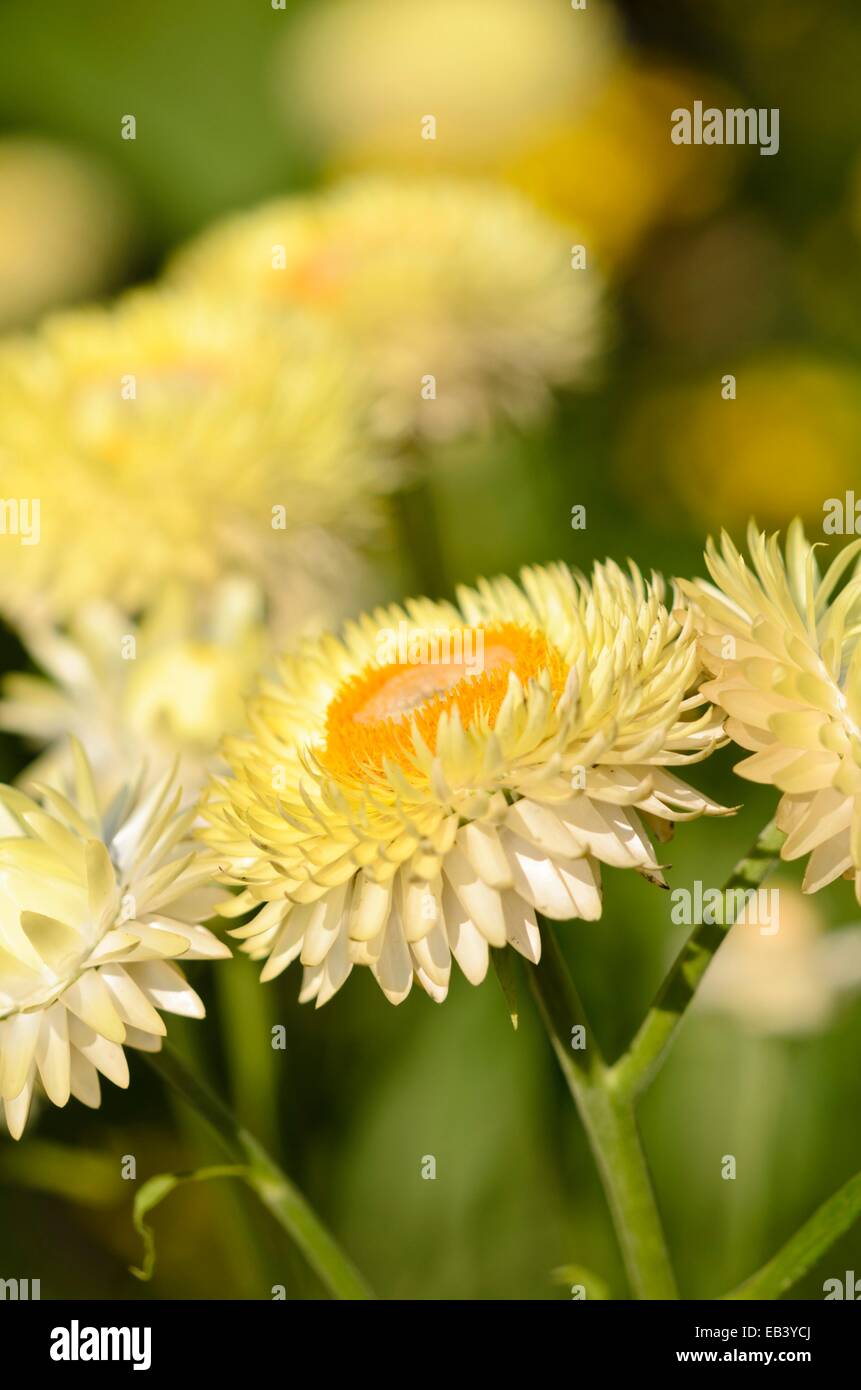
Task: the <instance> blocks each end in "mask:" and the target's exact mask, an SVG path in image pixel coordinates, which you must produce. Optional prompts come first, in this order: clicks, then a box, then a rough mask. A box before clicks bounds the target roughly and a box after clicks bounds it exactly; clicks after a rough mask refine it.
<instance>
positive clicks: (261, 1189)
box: [142, 1044, 373, 1299]
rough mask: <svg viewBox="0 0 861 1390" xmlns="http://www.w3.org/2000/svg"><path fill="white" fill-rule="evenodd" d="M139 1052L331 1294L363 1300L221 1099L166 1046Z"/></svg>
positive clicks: (330, 1245)
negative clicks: (212, 1136) (240, 1171)
mask: <svg viewBox="0 0 861 1390" xmlns="http://www.w3.org/2000/svg"><path fill="white" fill-rule="evenodd" d="M142 1056H143V1057H144V1058H145V1060H146V1061H147V1062H149V1064H150V1066H151V1067H153V1068H154V1070H155V1071H156V1072H158V1074H159V1076H160V1077H161V1078H162V1079H163V1080H164V1081H166V1082H167V1083H168V1084H169V1085H170V1086H172V1087H173V1088H174V1090H175V1091H177V1093H178V1094H179V1095H180V1096H182V1098H183V1100H185V1101H186V1102H187V1104H188V1105H190V1106H191V1107H192V1108H193V1109H194V1110H195V1111H196V1112H197V1114H199V1115H200V1116H201V1117H202V1118H203V1119H205V1120H206V1121H207V1123H208V1124H209V1125H210V1126H211V1128H212V1129H213V1130H214V1131H215V1133H216V1134H217V1136H218V1139H219V1141H220V1143H221V1146H222V1148H223V1149H224V1150H225V1152H226V1153H227V1154H228V1155H229V1157H230V1158H231V1159H232V1160H233V1161H234V1162H235V1163H237V1164H241V1165H242V1166H243V1167H244V1169H245V1173H244V1176H245V1180H246V1182H247V1183H248V1185H249V1186H250V1187H251V1188H252V1189H253V1190H254V1191H255V1192H256V1194H257V1196H258V1197H259V1198H260V1200H261V1202H262V1203H263V1205H264V1206H265V1207H267V1208H268V1210H269V1211H270V1212H271V1214H272V1216H274V1218H275V1220H276V1221H277V1222H278V1224H279V1225H280V1226H281V1227H282V1228H283V1229H284V1230H285V1231H286V1232H287V1233H288V1235H290V1236H291V1237H292V1239H293V1240H294V1241H295V1242H296V1244H297V1245H298V1247H299V1249H300V1250H301V1251H302V1253H303V1254H304V1256H305V1258H306V1259H307V1261H308V1263H309V1264H310V1265H311V1267H312V1268H313V1269H314V1270H316V1272H317V1274H318V1275H319V1276H320V1279H321V1280H322V1281H323V1283H324V1284H325V1285H326V1287H327V1288H328V1289H329V1291H330V1292H331V1293H332V1294H333V1295H334V1296H335V1297H336V1298H342V1299H368V1298H373V1294H372V1293H371V1291H370V1289H369V1288H368V1286H367V1284H366V1283H365V1281H364V1280H363V1279H362V1276H361V1275H360V1274H359V1273H358V1271H357V1270H356V1269H355V1268H354V1266H353V1265H352V1263H351V1262H350V1260H349V1259H348V1258H347V1256H346V1255H345V1254H344V1252H343V1251H342V1250H341V1249H340V1247H339V1246H338V1245H337V1244H336V1242H335V1240H334V1239H333V1237H332V1236H331V1235H330V1234H329V1232H328V1231H327V1230H326V1228H325V1226H323V1225H322V1223H321V1222H320V1220H319V1218H318V1217H317V1216H316V1214H315V1213H314V1211H313V1210H312V1208H311V1207H310V1206H309V1204H308V1202H307V1201H306V1200H305V1198H304V1197H303V1196H302V1193H301V1192H300V1191H299V1190H298V1188H296V1187H294V1185H293V1183H291V1181H290V1179H289V1178H288V1177H287V1176H286V1174H285V1173H283V1172H282V1171H281V1169H280V1168H279V1167H278V1165H277V1163H275V1161H274V1160H273V1159H272V1158H270V1157H269V1155H268V1153H267V1152H266V1150H265V1149H264V1148H263V1146H262V1145H261V1144H260V1143H259V1142H258V1140H257V1139H255V1138H254V1136H253V1135H252V1134H250V1133H249V1132H248V1130H247V1129H245V1128H244V1127H243V1126H242V1125H240V1124H239V1122H238V1120H237V1119H236V1117H235V1116H234V1115H233V1114H232V1113H231V1111H230V1110H229V1109H228V1107H227V1106H226V1105H225V1104H224V1102H223V1101H222V1100H221V1099H220V1098H219V1097H218V1096H216V1095H215V1094H214V1093H213V1092H212V1091H211V1090H210V1089H209V1087H208V1086H206V1085H205V1084H204V1083H203V1082H202V1081H200V1080H199V1078H198V1077H197V1076H195V1074H194V1072H193V1071H192V1070H191V1068H190V1067H189V1066H188V1065H187V1064H186V1063H185V1062H184V1061H183V1060H182V1058H181V1057H180V1056H179V1054H178V1053H177V1052H175V1051H174V1050H173V1048H171V1047H170V1045H169V1044H166V1045H165V1046H164V1047H163V1049H162V1051H161V1052H150V1053H143V1054H142Z"/></svg>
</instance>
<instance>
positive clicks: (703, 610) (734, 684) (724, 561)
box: [682, 520, 861, 902]
mask: <svg viewBox="0 0 861 1390" xmlns="http://www.w3.org/2000/svg"><path fill="white" fill-rule="evenodd" d="M748 548H749V551H750V555H751V560H752V568H751V567H749V566H748V565H747V564H746V563H745V560H744V559H743V557H742V556H741V555H740V554H739V553H738V551H737V550H736V548H735V546H734V545H733V543H732V541H731V540H730V538H729V536H727V535H726V534H724V535H723V536H722V538H721V547H720V549H718V548H717V547H716V546H715V545H714V544H713V542H711V541H709V544H708V548H707V550H706V564H707V565H708V569H709V573H710V574H711V576H712V579H713V580H714V584H709V583H707V582H706V581H704V580H697V581H695V582H694V583H685V584H683V585H682V587H683V589H684V590H685V592H686V593H687V594H688V595H689V597H690V598H691V600H692V602H693V603H694V605H695V607H696V614H697V621H698V626H699V628H700V630H701V633H702V641H701V647H702V652H703V660H704V662H705V664H706V666H707V667H708V669H709V670H710V671H711V672H712V674H713V679H712V680H710V681H709V682H708V683H707V684H706V685H704V686H703V693H704V694H705V695H707V696H708V698H709V699H710V700H713V701H714V703H715V704H716V705H718V706H720V707H721V708H722V709H723V710H725V711H726V713H727V715H728V716H729V718H728V720H727V723H726V732H727V733H728V734H729V736H730V737H731V738H732V739H734V740H735V742H736V743H738V744H740V746H741V747H742V748H746V749H748V750H750V753H751V756H750V757H749V758H745V759H744V761H743V762H741V763H739V764H738V766H737V767H736V769H735V770H736V772H737V773H738V774H739V775H740V776H741V777H746V778H748V779H749V780H750V781H752V782H762V783H765V784H767V785H773V786H776V787H779V788H780V790H781V791H782V792H783V796H782V798H781V800H780V804H779V806H778V810H777V823H778V826H779V828H780V829H781V830H783V831H785V832H786V835H787V839H786V841H785V843H784V845H783V848H782V850H781V855H782V857H783V858H784V859H799V858H801V857H803V856H805V855H809V856H810V858H809V860H808V863H807V870H806V873H805V877H804V885H803V886H804V891H805V892H807V893H815V892H816V891H817V890H818V889H820V888H824V887H825V885H826V884H828V883H831V882H832V881H833V880H834V879H836V878H837V877H838V876H839V875H841V874H843V875H845V876H846V877H847V878H851V879H854V881H855V893H856V896H857V898H858V900H859V902H861V641H859V636H861V572H859V568H858V566H857V564H856V565H855V567H854V570H853V572H852V574H851V577H850V578H849V579H848V582H846V583H845V584H844V585H843V587H842V588H840V585H841V581H842V580H844V578H845V577H846V576H847V574H848V573H849V571H850V568H851V567H852V566H853V562H854V561H856V559H857V557H858V555H859V552H861V540H857V541H853V542H852V544H851V545H848V546H846V547H845V548H844V550H842V551H841V552H840V554H839V555H837V556H835V558H834V560H833V561H832V563H831V565H830V566H829V568H828V570H827V571H826V573H825V575H824V576H820V572H819V567H818V565H817V563H816V557H815V553H814V546H813V545H811V544H810V542H809V541H807V540H806V539H805V536H804V531H803V528H802V525H801V522H800V521H798V520H795V521H794V522H793V523H792V525H791V526H790V528H789V532H788V535H787V542H786V558H785V559H784V557H783V556H782V555H781V553H780V549H779V546H778V538H777V536H776V535H774V536H771V537H769V538H766V536H765V535H764V534H763V533H761V532H759V531H758V530H757V528H756V527H755V526H754V524H753V523H751V525H750V527H749V529H748Z"/></svg>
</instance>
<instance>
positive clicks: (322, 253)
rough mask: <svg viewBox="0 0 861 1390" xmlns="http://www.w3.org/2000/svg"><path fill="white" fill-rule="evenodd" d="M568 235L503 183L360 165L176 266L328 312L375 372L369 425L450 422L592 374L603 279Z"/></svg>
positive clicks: (449, 429) (253, 294) (213, 289)
mask: <svg viewBox="0 0 861 1390" xmlns="http://www.w3.org/2000/svg"><path fill="white" fill-rule="evenodd" d="M570 246H571V236H570V234H569V233H568V232H567V231H566V230H565V228H563V227H561V226H557V225H556V224H555V223H553V222H552V221H550V220H548V219H547V218H546V217H545V216H544V215H543V214H541V213H539V212H537V211H536V210H535V209H534V208H532V207H531V206H530V204H529V203H527V202H526V201H524V200H522V199H521V198H520V196H519V195H517V194H514V193H512V192H510V191H507V190H504V189H502V188H495V187H493V186H491V185H485V184H481V183H478V184H474V183H471V182H469V181H464V182H460V181H457V180H440V181H436V180H431V181H392V180H389V179H385V178H371V179H365V180H358V179H357V180H356V181H355V182H351V183H347V184H344V185H341V186H339V187H337V188H335V189H333V190H331V191H330V192H328V193H324V194H318V195H316V196H313V197H308V198H292V199H283V200H281V201H279V202H275V203H270V204H268V205H267V206H265V207H263V208H260V209H258V210H257V211H255V212H251V213H246V214H243V215H241V216H239V217H234V218H230V219H228V220H227V221H226V222H224V223H222V224H220V225H219V226H217V227H215V228H214V229H213V230H212V231H210V232H207V233H205V234H204V236H203V237H202V238H201V239H200V240H199V241H198V242H196V243H195V244H193V245H192V246H191V247H190V248H189V249H188V250H186V251H185V252H184V253H182V254H181V255H180V258H179V260H178V262H177V264H176V267H175V276H176V278H177V279H178V280H179V281H180V282H182V283H185V284H187V285H192V286H194V287H195V288H197V289H201V290H204V291H209V292H210V293H212V294H214V295H230V296H232V297H234V298H238V299H241V300H248V299H251V300H254V301H257V302H259V303H263V304H266V305H268V306H270V307H271V308H273V309H279V310H280V309H284V308H290V307H294V306H296V305H299V306H301V307H302V308H305V309H309V310H313V311H314V312H315V313H317V314H318V315H320V316H322V317H324V318H327V319H329V320H331V321H332V322H333V323H334V324H336V325H337V327H338V328H339V329H340V330H341V332H342V333H343V334H344V335H345V336H346V338H347V339H348V341H349V342H350V343H351V344H352V346H353V351H354V353H355V355H356V357H357V360H359V361H361V362H362V363H363V364H364V365H365V366H366V367H367V369H368V372H369V374H370V376H371V379H372V387H373V390H374V393H375V407H376V414H375V417H374V424H375V428H376V429H377V430H378V431H379V432H380V433H382V434H384V435H386V436H401V435H410V434H416V433H418V434H421V435H427V436H431V437H435V438H445V437H450V436H453V435H455V434H458V433H459V432H462V431H464V430H468V429H475V428H479V427H482V426H483V425H485V424H486V423H487V422H488V421H489V420H492V419H494V418H495V417H496V416H499V415H503V416H504V415H509V416H512V417H514V418H521V417H523V416H524V415H528V414H529V413H530V412H532V411H534V410H535V409H536V408H537V407H539V406H540V405H541V404H542V403H543V402H544V401H545V399H546V398H547V395H548V390H549V388H550V387H551V386H556V385H560V386H561V385H564V384H568V383H572V382H576V381H577V380H578V379H580V378H581V377H582V376H583V374H584V371H585V369H586V367H587V365H588V364H589V362H590V360H591V359H592V357H593V355H594V352H595V346H596V338H597V333H598V309H599V305H598V291H597V288H596V284H595V281H594V278H593V275H592V272H591V270H588V269H586V270H582V269H572V265H571V250H570Z"/></svg>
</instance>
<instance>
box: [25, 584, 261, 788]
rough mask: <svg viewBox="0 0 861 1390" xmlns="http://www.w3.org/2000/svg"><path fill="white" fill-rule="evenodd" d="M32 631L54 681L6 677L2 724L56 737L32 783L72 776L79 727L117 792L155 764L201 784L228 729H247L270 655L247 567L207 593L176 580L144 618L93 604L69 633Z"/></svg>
mask: <svg viewBox="0 0 861 1390" xmlns="http://www.w3.org/2000/svg"><path fill="white" fill-rule="evenodd" d="M26 638H27V646H28V649H29V652H30V655H31V656H32V657H33V659H34V661H35V662H36V663H37V664H38V665H39V666H40V667H41V668H42V670H43V671H44V672H45V673H46V676H47V677H48V679H46V677H45V676H37V675H24V674H17V673H16V674H13V675H7V676H6V677H5V678H4V679H3V681H2V685H0V690H2V695H3V698H2V699H0V729H4V730H7V731H9V732H10V733H16V734H20V735H22V736H23V737H25V738H27V739H28V740H29V741H32V742H33V743H35V744H37V745H40V746H46V751H45V752H44V753H42V754H41V756H40V757H39V758H37V760H36V762H34V763H33V764H32V765H31V766H30V767H29V768H27V769H26V771H25V772H24V773H23V774H22V775H21V777H20V778H19V782H20V783H22V784H23V785H24V786H26V785H27V784H28V783H29V782H30V781H33V780H36V781H41V782H49V783H51V784H52V785H56V784H57V781H58V778H59V779H63V778H64V777H65V775H67V774H68V772H69V771H70V770H71V748H70V745H69V741H68V735H69V734H74V735H75V737H76V738H77V739H78V740H79V741H80V743H82V744H83V746H84V747H85V748H86V750H87V755H88V757H89V760H90V763H91V765H92V768H93V774H94V777H95V780H96V785H97V786H98V787H99V789H100V790H101V789H103V788H104V790H105V791H111V792H116V790H117V789H118V787H119V786H121V785H123V784H124V783H125V782H128V780H129V779H130V777H131V776H132V775H133V773H134V771H135V770H136V769H137V768H138V767H140V766H141V764H142V763H144V762H146V764H147V766H148V768H149V769H150V771H152V772H163V771H166V769H167V768H168V767H171V766H173V765H174V763H176V762H177V761H179V771H180V776H181V777H182V783H183V787H184V788H185V790H186V792H187V793H196V792H198V791H199V790H200V788H201V787H202V785H203V783H204V781H205V779H206V777H207V775H208V773H209V772H211V771H213V770H214V768H215V766H216V764H217V759H216V749H217V747H218V744H219V742H220V740H221V738H222V737H223V735H224V734H225V733H230V732H232V731H233V730H238V729H240V728H242V726H243V723H244V714H245V709H244V697H245V696H246V695H247V693H248V691H249V689H250V688H251V687H252V685H253V683H254V678H255V676H256V674H257V673H258V672H259V671H260V669H261V667H263V666H264V665H265V664H266V662H267V659H268V657H269V637H268V633H267V630H266V627H265V624H264V622H263V600H262V596H261V594H260V591H259V589H258V588H257V586H256V585H255V584H254V583H253V582H252V581H251V580H250V579H245V578H241V577H239V576H233V577H232V578H229V579H224V580H221V581H220V582H219V583H218V584H217V585H216V586H215V588H214V589H213V590H212V591H210V592H209V593H207V594H206V595H202V594H197V593H195V592H193V591H192V590H190V589H188V588H187V587H185V586H182V585H173V584H172V585H169V586H167V587H166V588H165V589H164V590H163V591H162V592H161V594H160V595H159V596H158V598H157V599H156V601H155V602H154V603H152V604H151V605H149V606H148V607H147V609H146V610H145V612H144V614H143V616H142V618H141V619H140V620H139V621H135V620H133V619H131V618H129V616H128V615H127V614H126V613H124V612H123V611H122V610H121V609H119V608H117V607H116V606H115V605H114V604H111V603H108V602H107V600H99V601H93V602H91V603H89V604H85V605H84V606H83V607H82V608H81V609H80V610H79V611H78V612H77V613H76V614H75V616H74V618H73V619H71V621H70V624H69V630H68V632H62V631H60V630H58V629H57V628H54V627H47V628H32V629H30V630H29V631H28V632H27V634H26Z"/></svg>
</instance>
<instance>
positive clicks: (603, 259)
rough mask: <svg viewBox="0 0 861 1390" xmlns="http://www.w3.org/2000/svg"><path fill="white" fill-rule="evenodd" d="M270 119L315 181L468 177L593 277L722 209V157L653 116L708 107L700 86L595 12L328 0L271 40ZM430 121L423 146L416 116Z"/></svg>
mask: <svg viewBox="0 0 861 1390" xmlns="http://www.w3.org/2000/svg"><path fill="white" fill-rule="evenodd" d="M276 76H277V87H278V96H279V101H280V104H281V107H282V109H283V111H284V114H285V119H286V120H287V122H288V123H289V124H290V125H296V126H298V127H300V128H301V129H302V130H303V131H305V132H309V133H310V136H311V139H312V141H316V143H317V145H318V148H319V154H320V157H321V159H322V161H323V163H324V166H325V167H326V168H327V169H328V171H329V173H330V174H331V173H332V172H335V173H342V172H345V171H357V170H380V171H385V172H390V173H392V172H393V173H399V174H401V175H415V174H419V173H436V174H440V173H458V172H461V173H472V174H476V175H484V176H487V177H491V178H494V179H495V180H499V181H504V182H508V183H510V184H513V185H514V186H515V187H517V188H519V189H521V190H523V191H524V192H526V193H528V194H529V195H530V196H531V197H533V198H534V199H535V200H536V202H538V203H539V204H540V205H542V206H543V207H545V208H546V209H547V210H548V211H549V212H551V213H552V214H554V215H555V216H557V217H559V219H560V220H561V221H564V222H565V223H566V224H571V225H573V226H574V227H575V228H577V229H578V234H582V235H583V237H584V238H585V239H586V241H587V242H588V246H589V249H590V251H591V252H592V253H593V254H594V255H595V258H596V260H597V262H598V264H599V265H600V266H601V267H606V266H609V265H615V264H617V263H618V262H620V261H622V260H624V259H626V258H627V257H628V256H630V254H631V252H632V250H633V249H634V247H635V246H636V245H637V244H638V242H639V241H640V239H641V238H642V236H643V235H644V233H645V232H646V231H647V230H648V229H649V228H651V227H652V226H653V225H655V224H656V223H659V222H663V221H666V220H673V221H675V220H679V219H681V220H685V219H690V218H692V217H694V216H701V215H703V214H705V213H707V212H709V211H711V210H712V208H713V207H714V206H715V205H716V204H717V203H718V202H719V201H720V200H721V198H722V197H723V196H724V194H725V191H726V185H727V181H728V178H729V176H730V174H731V171H732V169H733V166H734V159H733V151H732V150H730V149H728V148H726V147H723V148H720V149H717V150H715V149H711V150H709V152H708V153H709V156H710V158H709V160H708V161H707V162H706V161H704V160H703V159H702V158H701V152H700V151H699V150H696V149H695V148H693V147H688V148H686V149H685V148H680V147H679V146H673V145H672V144H671V143H670V141H669V139H668V137H667V121H668V113H669V112H670V111H672V110H673V109H674V108H675V107H677V106H685V105H690V104H691V103H692V102H693V100H694V99H695V98H699V99H701V100H704V102H705V104H706V105H708V104H710V102H711V101H712V100H713V99H714V101H715V102H718V97H720V102H718V104H726V103H724V102H723V94H722V93H720V92H718V91H717V90H716V84H715V83H714V81H713V80H709V81H704V79H703V78H702V76H701V75H699V74H696V73H693V72H690V71H686V70H683V69H678V68H675V67H673V66H672V65H671V64H668V63H666V62H662V61H660V60H657V59H652V58H650V57H647V56H643V55H637V56H636V57H635V56H633V55H632V54H631V52H630V51H629V50H628V48H627V47H626V45H625V44H624V42H623V38H622V33H621V28H620V25H619V24H618V22H617V20H616V17H615V14H614V11H613V10H612V8H611V7H610V6H608V5H602V6H588V7H586V8H585V9H583V10H582V11H578V12H574V11H572V10H571V9H570V8H569V7H568V6H566V5H565V4H560V3H557V0H530V3H529V4H524V3H523V2H522V0H499V2H498V0H442V3H436V4H434V5H431V6H428V5H426V4H425V3H424V0H335V2H334V3H328V4H327V3H321V4H316V5H315V6H313V7H312V8H311V9H310V10H309V11H308V12H306V13H305V14H303V15H301V16H300V17H299V19H298V20H297V23H296V26H295V29H294V30H292V31H290V32H289V33H288V34H287V35H286V36H285V39H284V49H283V57H282V58H281V60H280V61H279V63H278V65H277V70H276ZM429 116H430V117H432V118H433V119H434V121H435V123H436V124H435V129H434V135H433V138H432V139H430V138H427V136H426V135H425V136H424V137H423V134H422V121H423V120H424V119H426V118H427V117H429Z"/></svg>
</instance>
